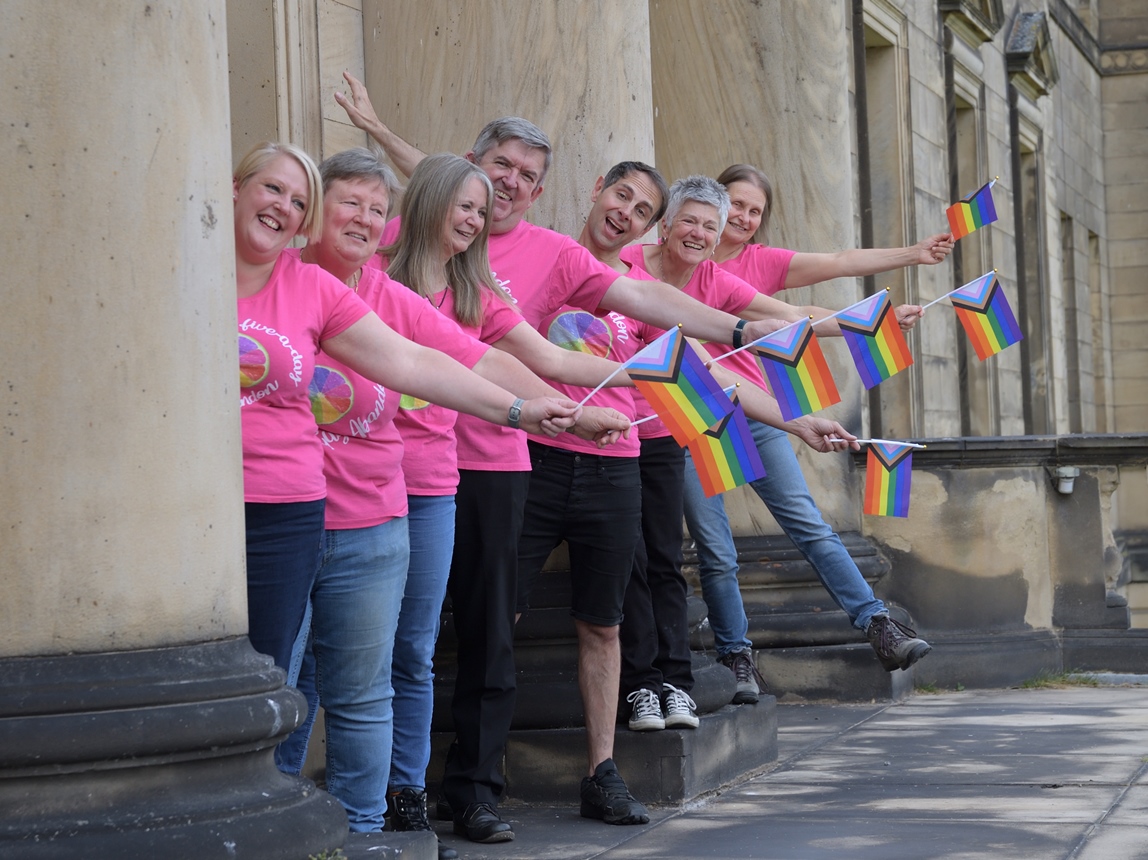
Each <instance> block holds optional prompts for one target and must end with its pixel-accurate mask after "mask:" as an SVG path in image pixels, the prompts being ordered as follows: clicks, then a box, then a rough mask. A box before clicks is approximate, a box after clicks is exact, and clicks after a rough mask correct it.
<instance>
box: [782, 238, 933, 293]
mask: <svg viewBox="0 0 1148 860" xmlns="http://www.w3.org/2000/svg"><path fill="white" fill-rule="evenodd" d="M952 250H953V236H952V234H951V233H937V234H936V235H935V236H930V237H929V238H927V239H922V240H921V241H920V242H918V243H917V244H916V245H910V246H908V247H905V248H852V249H849V250H846V251H837V252H836V253H833V254H807V253H804V252H802V251H798V252H797V253H796V254H794V255H793V259H792V260H790V261H789V272H788V273H787V274H786V276H785V288H786V289H792V288H794V287H807V286H809V285H810V284H817V283H820V282H821V281H829V280H832V279H833V278H859V277H864V276H865V275H876V274H879V273H881V272H890V271H892V270H893V269H903V268H905V267H906V266H934V265H936V264H937V263H940V262H941V261H942V260H944V259H945V257H947V256H949V254H950V253H951V252H952Z"/></svg>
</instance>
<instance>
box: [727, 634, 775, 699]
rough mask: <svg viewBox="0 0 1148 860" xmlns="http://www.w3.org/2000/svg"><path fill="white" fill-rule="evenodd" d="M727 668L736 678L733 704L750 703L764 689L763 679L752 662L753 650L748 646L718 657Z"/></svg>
mask: <svg viewBox="0 0 1148 860" xmlns="http://www.w3.org/2000/svg"><path fill="white" fill-rule="evenodd" d="M718 662H719V663H721V664H722V665H723V666H726V667H728V668H729V670H730V671H731V672H733V676H734V678H736V679H737V692H736V693H734V695H733V703H734V704H735V705H752V704H754V703H755V702H756V701H757V699H758V696H760V695H761V693H762V692H763V691H764V690H765V679H764V678H763V677H761V673H760V672H759V671H757V666H756V665H755V664H754V662H753V652H752V651H751V650H750V649H749V648H742V649H740V650H738V651H731V652H730V653H728V654H726V655H725V656H723V657H721V658H719V659H718Z"/></svg>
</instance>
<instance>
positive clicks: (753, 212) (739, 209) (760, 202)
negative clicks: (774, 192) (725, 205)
mask: <svg viewBox="0 0 1148 860" xmlns="http://www.w3.org/2000/svg"><path fill="white" fill-rule="evenodd" d="M727 190H728V191H729V220H728V221H726V225H725V232H724V233H723V234H722V239H723V240H724V241H726V242H732V243H734V244H738V245H744V244H745V243H746V242H749V241H752V239H753V235H754V233H756V232H757V228H758V227H760V226H761V219H762V217H763V216H764V214H765V192H764V191H762V190H761V189H760V188H758V187H757V186H756V185H754V184H753V183H752V182H731V183H730V184H729V187H728V189H727Z"/></svg>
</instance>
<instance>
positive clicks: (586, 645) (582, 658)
mask: <svg viewBox="0 0 1148 860" xmlns="http://www.w3.org/2000/svg"><path fill="white" fill-rule="evenodd" d="M574 627H575V629H576V630H577V631H578V689H579V690H580V691H581V693H582V710H583V712H584V714H585V717H586V744H587V747H588V749H587V753H588V754H589V758H590V762H589V765H590V766H589V769H588V770H587V774H588V775H590V776H593V775H594V768H595V767H597V766H598V765H599V764H601V763H602V762H604V761H605V760H606V759H608V758H613V757H614V724H615V722H616V721H617V716H618V680H619V676H620V674H621V667H622V650H621V646H620V645H619V644H618V628H617V626H614V627H603V626H601V625H598V624H590V623H588V622H585V621H579V620H577V619H575V620H574Z"/></svg>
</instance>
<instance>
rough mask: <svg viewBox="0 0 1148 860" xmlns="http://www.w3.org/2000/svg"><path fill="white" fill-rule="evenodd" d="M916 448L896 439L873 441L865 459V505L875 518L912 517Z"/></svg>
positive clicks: (866, 509)
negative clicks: (914, 454) (910, 502)
mask: <svg viewBox="0 0 1148 860" xmlns="http://www.w3.org/2000/svg"><path fill="white" fill-rule="evenodd" d="M912 481H913V449H912V448H911V447H910V446H908V445H898V444H896V443H895V442H870V443H869V453H868V455H867V457H866V459H865V505H864V507H863V508H862V512H863V513H865V514H868V515H870V516H875V517H907V516H909V487H910V485H911V484H912Z"/></svg>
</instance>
